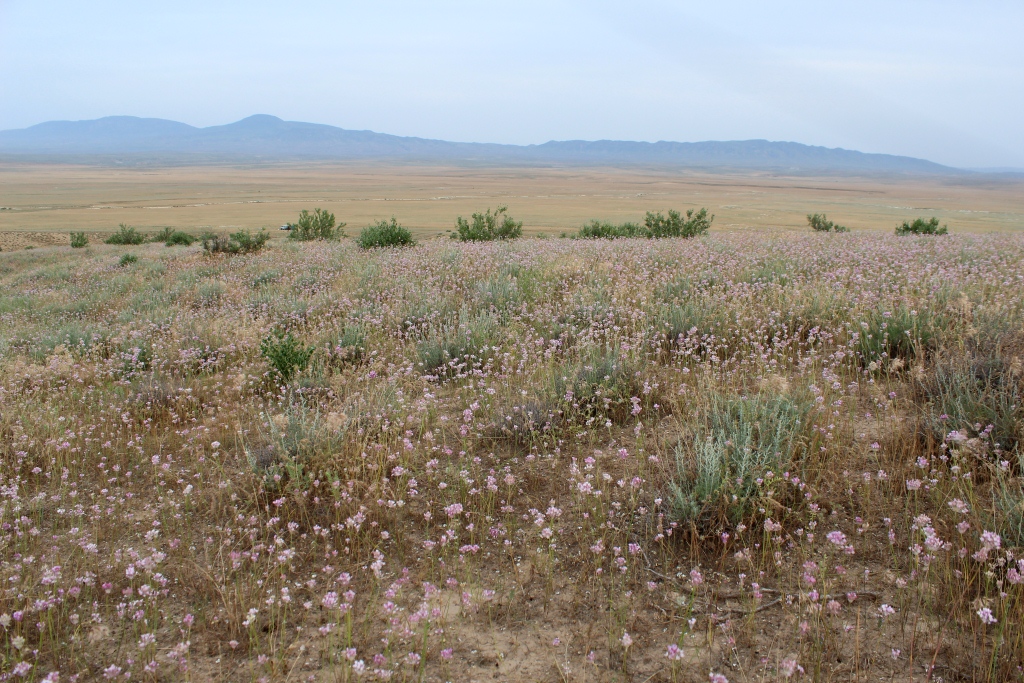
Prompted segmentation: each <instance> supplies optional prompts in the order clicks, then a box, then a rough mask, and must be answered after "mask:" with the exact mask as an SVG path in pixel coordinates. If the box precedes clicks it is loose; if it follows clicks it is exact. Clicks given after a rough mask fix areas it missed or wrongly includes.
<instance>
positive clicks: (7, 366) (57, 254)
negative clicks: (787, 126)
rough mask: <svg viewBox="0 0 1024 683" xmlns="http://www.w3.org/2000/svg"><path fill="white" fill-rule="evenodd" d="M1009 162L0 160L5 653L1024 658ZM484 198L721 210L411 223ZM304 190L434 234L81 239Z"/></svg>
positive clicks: (793, 669) (102, 676)
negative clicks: (770, 170) (924, 167)
mask: <svg viewBox="0 0 1024 683" xmlns="http://www.w3.org/2000/svg"><path fill="white" fill-rule="evenodd" d="M987 182H988V184H974V185H972V184H969V183H967V182H966V181H963V180H949V179H946V180H940V179H930V180H914V181H911V180H907V179H903V180H899V181H895V180H889V181H887V180H884V179H874V180H866V179H838V178H780V177H774V176H767V175H754V174H748V175H745V176H727V175H708V174H703V175H701V174H674V175H673V174H668V173H659V172H653V171H628V172H627V171H601V170H579V169H576V170H565V169H561V170H552V169H546V170H515V171H510V170H494V169H431V168H422V167H408V166H407V167H403V168H400V169H397V170H396V169H395V168H387V167H359V168H355V167H339V166H332V167H327V166H324V167H318V166H314V167H307V168H299V167H283V166H275V167H255V168H225V167H218V168H201V169H200V168H171V169H124V170H115V169H109V168H85V167H77V168H70V167H56V166H48V167H47V166H34V167H22V168H15V167H11V166H8V167H5V169H4V175H3V177H2V184H0V193H2V194H0V205H3V206H5V207H10V210H8V209H5V210H4V211H2V212H0V222H2V223H0V224H2V226H3V229H4V230H6V231H7V232H4V233H3V234H4V235H6V236H7V238H11V237H10V236H12V235H13V236H15V237H17V238H18V239H21V240H23V241H22V242H19V243H18V244H19V245H20V248H17V249H13V248H12V249H8V246H4V250H5V251H4V253H0V681H11V680H25V681H57V680H59V681H79V682H81V683H84V682H85V681H98V680H122V681H124V680H129V678H130V680H131V681H146V682H155V681H233V682H238V683H254V682H259V683H270V682H272V681H273V682H277V681H294V682H296V683H297V682H299V681H310V682H315V681H320V682H322V683H336V682H343V683H354V682H356V681H359V682H360V683H369V682H371V681H373V682H376V681H391V682H393V683H397V682H402V683H412V682H417V683H420V682H425V681H430V682H435V681H458V682H460V683H461V682H466V681H473V682H483V681H502V682H505V681H508V682H510V683H536V682H542V683H587V682H600V683H613V682H615V683H626V682H631V683H682V682H700V683H706V682H708V681H710V682H711V683H724V682H726V681H729V682H731V683H738V682H746V681H759V682H762V681H763V682H764V683H781V682H782V681H787V680H792V681H811V680H813V681H837V682H838V681H858V682H859V681H879V680H881V681H911V682H917V683H923V682H924V681H936V682H937V681H940V680H941V681H986V682H988V683H1003V682H1004V681H1017V682H1020V681H1022V680H1024V476H1022V473H1024V232H1022V231H1021V223H1020V216H1021V214H1022V205H1021V202H1022V199H1021V197H1022V194H1024V193H1021V192H1020V191H1019V189H1020V188H1019V187H1016V186H1014V185H1012V183H1009V182H1003V183H1002V184H998V183H995V182H993V181H987ZM497 204H508V206H509V209H510V212H511V213H512V214H513V215H514V216H515V217H517V218H521V219H522V220H524V221H525V223H526V227H527V232H528V235H529V234H530V233H533V234H534V235H535V236H536V234H537V233H538V232H540V231H545V232H547V233H548V236H549V237H551V236H553V235H555V234H557V233H559V232H561V231H563V230H565V231H570V230H573V229H574V228H576V227H578V226H579V224H580V223H582V222H583V221H584V220H587V219H590V218H601V219H607V220H616V221H621V220H626V219H633V220H637V219H639V218H640V217H642V215H643V212H644V211H646V210H649V209H652V210H665V209H668V208H670V207H675V208H680V209H683V208H686V207H688V206H707V207H708V208H709V209H710V210H711V211H712V212H714V213H716V214H717V218H716V221H715V226H714V228H713V230H712V231H711V234H708V235H702V236H699V237H696V238H693V239H681V238H676V239H672V238H668V239H622V240H604V239H601V240H569V239H550V238H549V239H537V238H536V237H529V236H528V237H526V238H524V239H517V240H512V241H508V242H483V243H461V242H456V241H453V240H449V239H424V238H427V237H430V236H431V235H437V234H441V233H443V231H444V230H445V229H447V228H449V227H451V225H452V223H453V219H454V216H456V215H458V214H460V213H461V214H462V215H468V214H469V213H471V212H472V211H478V210H481V209H483V208H485V207H487V206H491V207H494V206H496V205H497ZM318 205H319V206H323V207H326V208H328V209H331V210H333V211H334V212H336V213H337V214H338V217H339V218H340V219H341V220H344V221H346V222H348V224H349V234H350V235H354V234H355V233H357V231H358V230H359V229H360V228H361V227H362V226H363V225H365V224H366V223H368V222H370V221H371V220H373V219H377V218H383V217H388V216H391V215H392V214H394V215H395V216H396V217H397V218H398V219H399V220H400V221H402V222H403V223H406V224H408V225H410V226H411V227H412V228H413V229H414V230H415V231H416V233H417V235H418V237H420V238H421V239H420V241H419V243H418V244H417V245H416V246H414V247H409V248H394V249H369V250H363V249H360V248H358V246H357V245H356V243H355V242H354V241H353V240H351V239H344V240H335V241H311V242H298V241H297V240H288V239H283V238H280V237H278V238H277V239H274V240H272V241H271V243H270V244H269V245H266V246H265V247H264V248H263V249H262V250H261V251H259V252H258V253H246V254H234V255H229V254H225V253H216V254H207V253H205V252H204V250H203V248H202V247H201V246H200V245H198V244H193V245H191V246H175V247H167V246H164V245H163V244H160V243H154V242H149V243H146V244H142V245H138V246H113V245H106V244H102V243H101V242H100V240H99V239H96V238H98V237H100V236H102V234H103V233H104V232H109V231H110V230H111V229H112V228H113V227H114V226H116V224H117V223H119V222H126V223H129V224H133V225H135V226H137V227H138V228H139V229H140V230H142V231H143V232H151V231H153V230H155V229H156V228H159V227H163V226H173V227H177V228H184V229H188V230H192V231H196V232H198V231H199V230H200V229H203V228H206V227H209V228H213V229H216V230H222V231H224V232H227V230H228V229H236V228H249V229H252V228H259V227H260V226H269V227H274V226H276V225H278V224H280V223H281V222H284V221H286V220H289V219H292V218H294V217H295V216H296V215H297V214H298V211H299V210H300V209H301V208H312V207H314V206H318ZM813 211H819V212H820V211H825V212H827V213H828V214H829V216H830V217H832V218H833V219H835V220H837V221H839V222H841V223H844V224H846V225H849V226H850V227H851V228H852V232H850V233H844V234H820V233H814V232H812V231H811V230H810V229H809V228H808V227H807V226H806V225H805V218H804V215H805V214H806V213H807V212H813ZM922 215H923V216H930V215H936V216H937V217H939V218H940V219H941V220H943V221H945V222H947V223H949V225H950V228H951V230H952V233H953V234H950V235H946V236H940V237H901V236H896V235H894V234H893V226H894V225H895V223H896V222H897V221H898V220H902V219H904V218H909V217H916V216H922ZM72 229H75V230H82V231H85V232H87V233H89V234H90V236H91V237H92V238H93V239H91V240H90V243H89V245H88V246H86V247H85V248H81V249H72V248H71V247H69V246H50V247H46V246H45V237H46V236H48V235H49V236H53V238H54V243H55V244H57V243H59V244H65V243H64V242H63V241H64V240H66V239H67V236H68V231H69V230H72ZM278 234H279V233H277V232H276V231H275V236H277V235H278ZM26 240H34V243H31V242H29V241H26ZM8 244H10V243H8ZM25 246H36V247H37V248H33V249H31V250H28V249H25V248H24V247H25Z"/></svg>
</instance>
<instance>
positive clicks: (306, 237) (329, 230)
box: [288, 208, 345, 242]
mask: <svg viewBox="0 0 1024 683" xmlns="http://www.w3.org/2000/svg"><path fill="white" fill-rule="evenodd" d="M288 225H289V228H290V230H291V232H289V233H288V237H289V239H293V240H299V241H300V242H309V241H311V240H336V239H340V238H342V237H344V236H345V231H344V230H343V229H342V228H344V227H345V223H338V224H336V221H335V218H334V214H333V213H331V212H330V211H324V210H322V209H319V208H317V209H313V213H310V212H309V211H307V210H306V209H303V210H302V212H301V213H300V214H299V220H297V221H295V222H294V223H289V224H288Z"/></svg>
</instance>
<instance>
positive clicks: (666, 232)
mask: <svg viewBox="0 0 1024 683" xmlns="http://www.w3.org/2000/svg"><path fill="white" fill-rule="evenodd" d="M714 219H715V217H714V216H713V215H712V216H708V210H707V209H705V208H701V209H700V210H699V211H696V212H695V211H694V209H689V210H687V212H686V217H685V218H684V217H683V214H681V213H679V212H678V211H675V210H669V212H668V215H667V216H665V215H664V214H662V213H661V212H660V211H659V212H658V213H652V212H650V211H648V212H647V215H646V216H644V224H643V225H639V224H637V223H622V224H620V225H616V224H614V223H608V222H604V221H597V220H594V221H590V222H589V223H587V224H586V225H584V226H583V227H582V228H580V229H579V230H578V231H577V232H576V234H575V235H573V237H574V238H575V239H616V238H619V237H646V238H648V239H658V238H663V237H696V236H698V235H704V234H707V231H708V229H709V228H710V227H711V222H712V221H713V220H714Z"/></svg>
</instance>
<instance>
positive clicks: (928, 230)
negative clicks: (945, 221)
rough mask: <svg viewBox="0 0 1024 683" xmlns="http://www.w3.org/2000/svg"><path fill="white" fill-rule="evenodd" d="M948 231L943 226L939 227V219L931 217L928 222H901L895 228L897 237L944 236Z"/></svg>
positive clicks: (917, 220) (923, 220) (918, 219)
mask: <svg viewBox="0 0 1024 683" xmlns="http://www.w3.org/2000/svg"><path fill="white" fill-rule="evenodd" d="M948 232H949V229H948V228H947V227H946V226H945V225H939V219H938V218H935V217H934V216H932V217H931V218H929V219H928V220H925V219H923V218H915V219H914V220H913V221H912V222H911V221H903V222H902V223H900V224H899V225H897V226H896V234H897V235H945V234H947V233H948Z"/></svg>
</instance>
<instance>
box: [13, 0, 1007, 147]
mask: <svg viewBox="0 0 1024 683" xmlns="http://www.w3.org/2000/svg"><path fill="white" fill-rule="evenodd" d="M1022 36H1024V2H1022V1H1021V0H1008V1H1005V2H995V1H991V2H987V1H985V0H963V1H962V2H947V1H943V0H920V1H901V0H886V1H884V2H874V1H872V0H857V1H852V0H851V1H845V0H814V1H813V2H768V1H767V0H749V1H746V2H741V1H738V0H737V1H732V2H728V1H722V0H717V1H715V2H709V1H708V0H701V1H699V2H682V1H680V2H649V1H637V0H634V1H632V2H621V1H620V2H601V1H599V0H586V1H580V2H560V1H558V0H544V1H543V2H533V1H530V0H520V1H517V2H499V1H496V0H475V1H473V2H449V1H446V0H433V1H431V2H399V1H388V0H362V1H361V2H342V1H339V0H335V1H333V2H328V1H324V2H317V1H312V0H291V1H290V2H281V1H280V0H276V1H275V2H263V1H261V0H246V1H245V2H236V1H233V0H204V1H203V2H194V1H192V0H175V1H174V2H159V3H157V2H148V1H145V0H143V1H139V0H134V1H131V2H129V1H125V2H119V1H112V0H92V1H90V2H83V1H81V0H78V1H74V2H72V1H69V0H47V1H42V0H0V129H7V128H21V127H25V126H29V125H32V124H34V123H39V122H41V121H46V120H52V119H89V118H97V117H100V116H108V115H112V114H132V115H137V116H152V117H160V118H168V119H175V120H178V121H184V122H186V123H190V124H193V125H198V126H206V125H213V124H221V123H229V122H231V121H235V120H237V119H240V118H243V117H245V116H248V115H250V114H255V113H266V114H274V115H277V116H280V117H282V118H285V119H291V120H300V121H312V122H317V123H329V124H332V125H336V126H341V127H343V128H355V129H370V130H375V131H380V132H385V133H394V134H398V135H415V136H420V137H431V138H442V139H446V140H459V141H478V142H511V143H534V142H545V141H547V140H551V139H602V138H604V139H628V140H649V141H655V140H680V141H696V140H739V139H749V138H767V139H770V140H794V141H797V142H804V143H808V144H815V145H826V146H829V147H846V148H849V149H859V150H862V151H868V152H888V153H894V154H907V155H911V156H918V157H924V158H927V159H931V160H933V161H938V162H940V163H946V164H951V165H956V166H966V167H992V166H1016V167H1024V125H1022V121H1024V38H1022Z"/></svg>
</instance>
